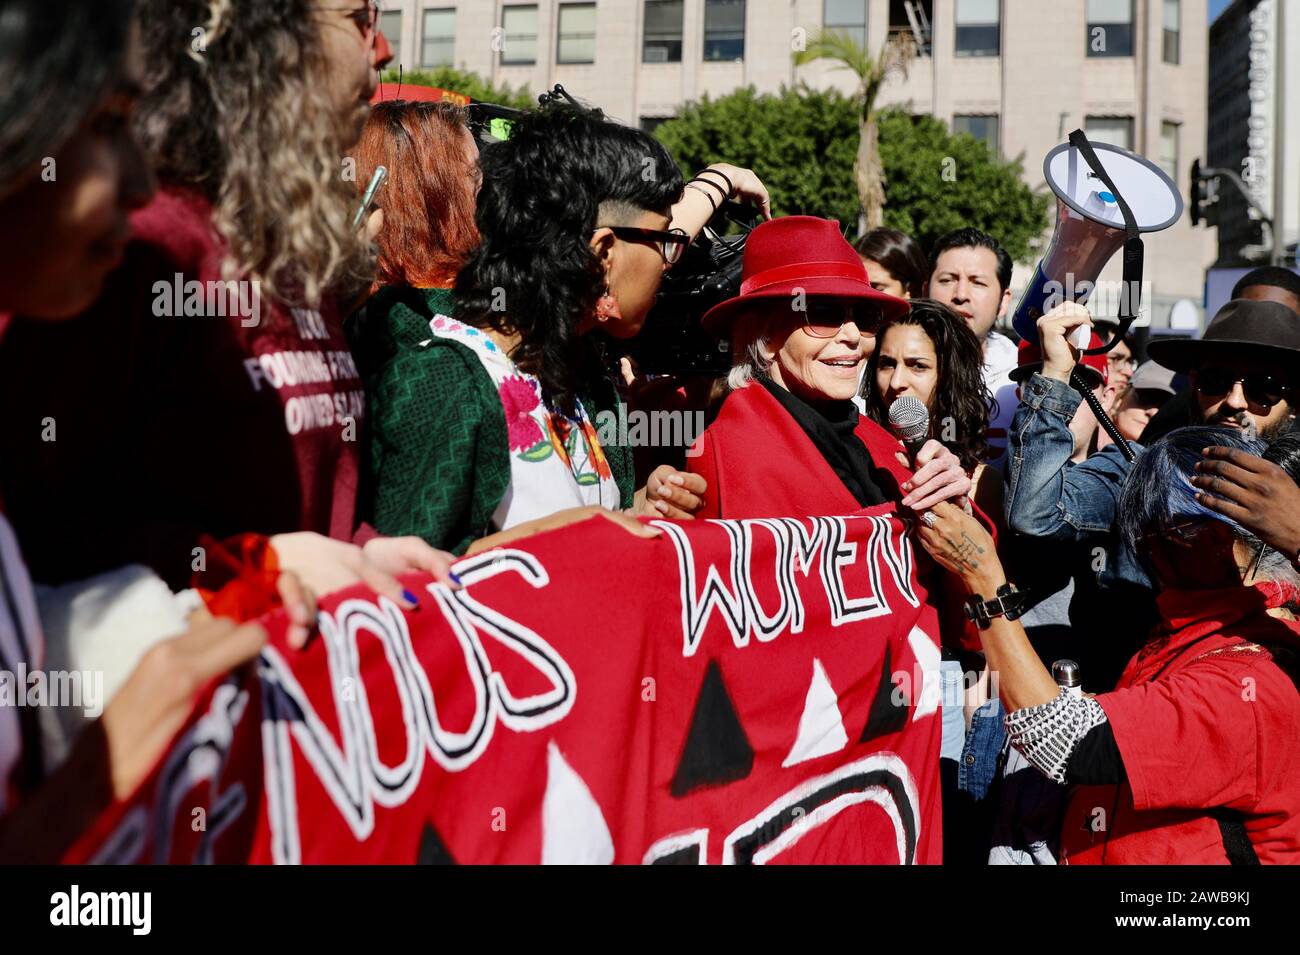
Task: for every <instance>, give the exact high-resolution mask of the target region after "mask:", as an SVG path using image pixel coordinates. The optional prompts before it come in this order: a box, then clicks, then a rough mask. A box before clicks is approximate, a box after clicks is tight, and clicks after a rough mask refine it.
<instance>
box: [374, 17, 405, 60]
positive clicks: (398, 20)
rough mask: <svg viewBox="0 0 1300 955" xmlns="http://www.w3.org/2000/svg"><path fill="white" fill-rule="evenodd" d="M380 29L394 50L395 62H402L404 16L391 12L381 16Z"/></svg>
mask: <svg viewBox="0 0 1300 955" xmlns="http://www.w3.org/2000/svg"><path fill="white" fill-rule="evenodd" d="M379 29H380V30H381V31H382V32H383V34H384V39H385V40H387V41H388V45H389V46H391V47H392V48H393V62H394V63H401V62H402V14H401V13H400V12H393V11H391V10H390V11H389V12H388V13H381V14H380V15H379Z"/></svg>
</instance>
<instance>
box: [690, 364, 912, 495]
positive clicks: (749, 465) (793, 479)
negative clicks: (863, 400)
mask: <svg viewBox="0 0 1300 955" xmlns="http://www.w3.org/2000/svg"><path fill="white" fill-rule="evenodd" d="M855 433H856V434H857V436H858V437H859V438H861V439H862V442H863V444H865V445H866V446H867V451H868V452H869V453H870V454H871V460H872V461H873V462H875V465H876V467H877V468H879V469H881V470H882V471H884V472H886V473H887V474H888V475H889V476H890V477H892V478H893V479H894V484H893V486H886V487H882V488H881V490H882V491H883V492H884V493H885V496H886V497H888V498H892V499H894V500H898V499H900V498H902V497H903V494H902V492H901V491H900V490H899V486H901V485H902V484H903V482H904V481H906V480H907V479H908V478H910V477H911V476H912V472H911V470H909V469H908V468H907V467H905V466H903V465H902V464H900V463H899V462H898V459H897V458H896V457H895V455H896V454H897V453H898V452H899V451H902V450H903V443H902V442H901V441H899V440H898V439H897V438H895V437H894V436H893V435H891V434H890V433H889V432H888V431H886V430H885V429H884V428H882V427H881V426H880V425H878V424H876V423H875V422H874V421H872V420H871V419H870V418H867V417H865V416H859V419H858V427H857V430H856V432H855ZM686 470H687V471H690V472H691V473H693V474H698V475H700V476H701V477H702V478H704V480H706V481H707V482H708V483H709V489H708V490H707V491H706V492H705V497H704V509H703V510H702V511H698V512H697V513H696V517H698V518H706V517H718V518H752V517H802V516H804V515H808V514H852V513H854V512H855V511H860V510H862V505H861V504H859V503H858V501H857V498H855V497H854V496H853V494H852V493H851V492H850V491H849V489H848V488H847V487H845V486H844V482H843V481H841V480H840V478H839V475H837V474H836V473H835V472H834V471H833V470H832V469H831V466H830V465H829V464H827V463H826V459H825V458H824V457H822V454H821V452H820V451H818V450H817V448H816V447H815V446H814V445H813V443H812V441H811V440H809V438H808V436H807V435H806V434H804V431H803V429H802V428H801V427H799V423H798V422H797V421H795V420H794V419H793V418H792V417H790V415H789V413H788V412H787V411H786V410H785V409H784V408H782V407H781V405H780V403H779V402H778V401H777V400H776V399H775V398H773V397H772V396H771V395H770V394H768V393H767V390H766V389H765V388H763V387H761V386H760V385H750V386H748V387H745V388H741V389H739V390H737V391H733V392H732V393H731V394H729V395H728V396H727V400H726V401H724V402H723V404H722V410H721V411H720V412H719V414H718V417H717V419H716V420H715V421H714V422H713V424H711V425H709V427H708V429H707V430H706V431H705V432H704V434H703V435H702V436H701V437H700V440H699V442H698V444H697V447H695V448H692V449H691V454H690V455H688V456H687V458H686Z"/></svg>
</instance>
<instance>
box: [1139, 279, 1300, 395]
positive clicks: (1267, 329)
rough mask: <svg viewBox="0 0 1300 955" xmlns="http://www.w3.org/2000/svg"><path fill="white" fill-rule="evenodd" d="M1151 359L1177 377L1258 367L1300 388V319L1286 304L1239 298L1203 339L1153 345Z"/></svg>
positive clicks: (1149, 349)
mask: <svg viewBox="0 0 1300 955" xmlns="http://www.w3.org/2000/svg"><path fill="white" fill-rule="evenodd" d="M1147 354H1148V355H1149V356H1150V357H1151V359H1152V360H1153V361H1157V362H1159V363H1160V364H1162V365H1164V366H1165V367H1166V368H1170V369H1172V370H1174V371H1176V372H1183V373H1186V372H1189V371H1193V370H1195V369H1196V368H1200V367H1203V366H1205V365H1211V364H1229V365H1241V364H1243V363H1249V364H1256V365H1259V366H1261V367H1262V368H1267V369H1269V370H1272V371H1284V372H1287V373H1288V377H1289V378H1290V380H1291V382H1292V383H1295V384H1300V315H1297V314H1296V313H1295V312H1294V311H1292V310H1291V309H1289V308H1287V307H1286V306H1285V305H1283V304H1282V303H1281V302H1257V301H1254V300H1252V299H1244V298H1236V299H1233V300H1232V301H1231V302H1228V303H1227V304H1226V305H1224V306H1223V308H1221V309H1219V312H1218V314H1217V315H1215V316H1214V320H1213V321H1212V322H1210V324H1209V326H1208V327H1207V328H1206V329H1205V334H1204V335H1202V336H1201V337H1200V338H1174V339H1164V340H1161V341H1155V342H1151V343H1150V344H1148V345H1147Z"/></svg>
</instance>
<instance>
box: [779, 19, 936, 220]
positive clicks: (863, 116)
mask: <svg viewBox="0 0 1300 955" xmlns="http://www.w3.org/2000/svg"><path fill="white" fill-rule="evenodd" d="M916 54H917V49H916V40H915V39H913V38H912V36H911V34H907V33H896V34H894V35H893V36H891V37H890V38H889V39H888V40H887V41H886V42H885V46H884V48H883V49H882V50H881V51H880V55H879V56H877V57H875V58H873V57H872V56H871V55H870V54H869V53H867V51H866V49H865V48H864V47H863V46H862V45H861V44H860V43H858V42H857V41H856V40H855V39H853V37H851V36H850V35H849V34H848V33H845V32H843V31H840V30H822V31H820V32H819V33H818V34H817V35H816V36H814V37H813V38H812V39H810V40H809V41H808V44H807V46H806V47H805V48H804V49H803V50H800V51H798V52H797V53H795V55H794V61H795V64H796V65H798V66H802V65H804V64H805V63H811V62H812V61H813V60H833V61H834V62H836V63H837V64H839V66H840V68H843V69H849V70H852V71H853V72H854V73H856V74H857V77H858V88H857V91H856V92H855V94H854V100H855V101H856V102H857V104H858V156H857V159H856V160H855V161H854V163H853V178H854V181H855V182H856V183H857V187H858V201H859V202H860V203H861V205H862V215H861V216H860V217H859V220H858V233H859V234H862V233H863V232H866V231H868V230H870V229H878V228H880V226H881V225H882V224H883V222H884V211H885V171H884V168H883V167H882V166H881V163H880V136H879V131H878V129H877V127H876V113H877V112H878V111H877V109H876V96H877V95H878V94H879V93H880V87H881V86H882V85H884V82H885V78H886V77H887V76H888V75H889V74H890V73H891V72H893V71H894V70H898V71H899V72H901V73H902V74H903V76H906V75H907V67H908V64H909V63H911V61H912V60H913V59H914V58H915V57H916Z"/></svg>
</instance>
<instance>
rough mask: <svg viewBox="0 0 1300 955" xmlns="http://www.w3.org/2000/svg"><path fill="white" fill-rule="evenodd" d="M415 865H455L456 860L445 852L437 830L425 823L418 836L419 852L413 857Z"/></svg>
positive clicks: (445, 847) (445, 849)
mask: <svg viewBox="0 0 1300 955" xmlns="http://www.w3.org/2000/svg"><path fill="white" fill-rule="evenodd" d="M415 864H416V865H455V864H456V860H455V859H453V858H452V857H451V853H450V852H448V851H447V846H446V845H445V844H444V843H443V841H442V837H441V836H439V835H438V830H437V829H435V828H433V826H432V825H431V824H430V823H428V822H426V823H425V824H424V832H423V833H422V834H421V835H420V851H419V853H418V854H417V855H416V857H415Z"/></svg>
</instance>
